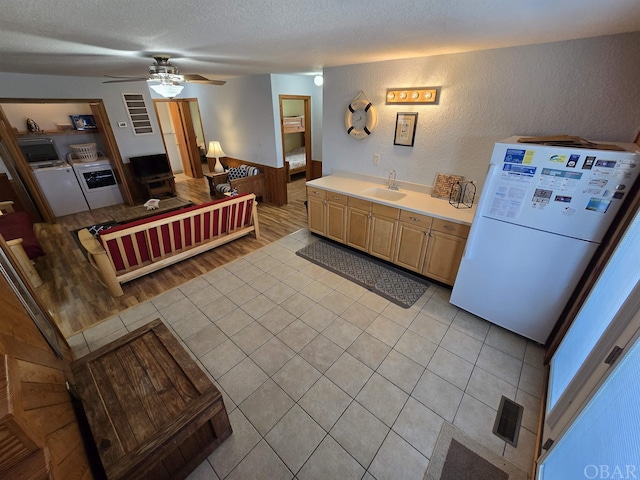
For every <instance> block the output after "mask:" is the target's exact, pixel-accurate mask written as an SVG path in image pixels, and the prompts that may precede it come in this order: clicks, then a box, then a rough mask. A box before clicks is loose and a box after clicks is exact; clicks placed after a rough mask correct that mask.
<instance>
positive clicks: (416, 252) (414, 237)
mask: <svg viewBox="0 0 640 480" xmlns="http://www.w3.org/2000/svg"><path fill="white" fill-rule="evenodd" d="M428 235H429V229H428V227H427V228H424V227H422V226H416V225H414V224H411V223H404V222H400V223H399V224H398V234H397V240H396V251H395V254H394V257H393V262H394V263H396V264H397V265H400V266H401V267H404V268H408V269H409V270H413V271H414V272H422V266H423V265H424V256H425V254H426V253H427V243H428V241H429V236H428Z"/></svg>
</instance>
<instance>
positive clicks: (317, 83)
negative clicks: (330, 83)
mask: <svg viewBox="0 0 640 480" xmlns="http://www.w3.org/2000/svg"><path fill="white" fill-rule="evenodd" d="M313 83H314V85H315V86H316V87H321V86H322V84H323V83H324V77H323V76H322V75H316V76H315V77H313Z"/></svg>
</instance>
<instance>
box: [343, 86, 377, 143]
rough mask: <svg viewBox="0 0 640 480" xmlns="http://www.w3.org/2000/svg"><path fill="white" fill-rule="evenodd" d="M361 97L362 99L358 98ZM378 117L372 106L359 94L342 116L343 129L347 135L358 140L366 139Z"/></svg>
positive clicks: (362, 93) (374, 126) (361, 93)
mask: <svg viewBox="0 0 640 480" xmlns="http://www.w3.org/2000/svg"><path fill="white" fill-rule="evenodd" d="M360 97H362V98H360ZM377 123H378V115H377V114H376V109H375V107H374V106H373V104H372V103H371V102H370V101H369V100H368V99H367V97H366V96H365V95H364V92H360V93H359V94H358V96H357V97H356V98H355V99H354V100H353V101H352V102H351V103H350V104H349V106H348V107H347V111H346V112H345V114H344V127H345V128H346V129H347V133H348V134H349V135H350V136H351V137H353V138H357V139H359V140H361V139H363V138H367V137H368V136H369V135H371V132H373V130H374V129H375V128H376V125H377Z"/></svg>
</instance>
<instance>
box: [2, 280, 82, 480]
mask: <svg viewBox="0 0 640 480" xmlns="http://www.w3.org/2000/svg"><path fill="white" fill-rule="evenodd" d="M0 312H1V313H0V355H1V356H0V358H1V359H2V362H0V363H2V365H1V367H0V368H2V370H3V371H2V372H1V374H0V388H1V396H0V446H1V447H2V450H4V449H5V447H7V448H9V446H10V447H11V448H12V450H13V451H12V452H10V453H11V455H10V457H9V458H8V460H7V461H6V462H5V464H4V466H3V465H2V464H1V463H0V478H25V479H40V478H50V479H60V480H70V479H71V480H84V479H91V478H93V477H92V474H91V470H90V467H89V461H88V459H87V456H86V453H85V449H84V445H83V443H82V437H81V435H80V430H79V428H78V424H77V422H76V417H75V414H74V411H73V407H72V404H71V398H70V396H69V393H68V392H67V388H66V384H65V382H67V381H68V382H69V383H73V378H72V375H71V369H70V367H69V365H70V362H71V359H72V357H71V352H70V350H69V347H68V345H67V344H66V342H65V341H64V339H63V338H62V337H61V336H59V339H60V344H61V347H62V350H63V356H64V358H63V359H59V358H58V357H57V356H56V355H55V354H54V353H53V351H52V350H51V348H50V347H49V345H48V344H47V342H46V340H45V339H44V337H43V336H42V334H41V333H40V331H39V330H38V328H37V327H36V325H35V324H34V323H33V321H32V319H31V317H30V316H29V314H28V313H27V311H26V310H25V308H24V307H23V305H22V303H21V302H20V299H19V298H18V297H17V296H16V294H15V293H14V291H13V290H12V288H11V286H10V284H9V281H8V280H7V279H6V278H5V276H4V275H2V274H0ZM16 452H18V453H19V455H17V456H16ZM18 457H19V458H18ZM12 459H13V460H12ZM2 460H3V457H2V453H1V452H0V462H2Z"/></svg>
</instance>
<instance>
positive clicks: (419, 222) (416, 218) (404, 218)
mask: <svg viewBox="0 0 640 480" xmlns="http://www.w3.org/2000/svg"><path fill="white" fill-rule="evenodd" d="M431 220H432V217H430V216H428V215H421V214H419V213H414V212H408V211H406V210H401V211H400V221H401V222H406V223H411V224H413V225H416V226H420V227H424V228H429V227H431Z"/></svg>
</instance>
